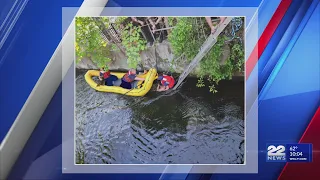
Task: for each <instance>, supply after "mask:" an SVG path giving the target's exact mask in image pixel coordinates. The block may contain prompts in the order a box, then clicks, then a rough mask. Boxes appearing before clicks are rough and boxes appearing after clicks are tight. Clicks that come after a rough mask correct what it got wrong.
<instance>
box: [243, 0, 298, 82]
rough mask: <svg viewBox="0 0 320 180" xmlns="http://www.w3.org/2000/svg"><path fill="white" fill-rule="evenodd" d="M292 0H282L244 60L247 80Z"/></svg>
mask: <svg viewBox="0 0 320 180" xmlns="http://www.w3.org/2000/svg"><path fill="white" fill-rule="evenodd" d="M291 2H292V0H282V1H281V3H280V4H279V6H278V8H277V10H276V11H275V13H274V14H273V16H272V18H271V20H270V21H269V23H268V25H267V27H266V28H265V30H264V31H263V33H262V35H261V37H260V39H259V40H258V43H257V44H256V46H255V47H254V49H253V51H252V52H251V54H250V56H249V58H248V60H247V62H246V79H247V80H248V78H249V76H250V74H251V72H252V70H253V68H254V67H255V65H256V64H257V62H258V59H259V58H260V56H261V54H262V52H263V51H264V49H265V48H266V47H267V44H268V43H269V41H270V39H271V37H272V35H273V33H274V32H275V31H276V29H277V27H278V25H279V24H280V22H281V20H282V18H283V16H284V14H285V13H286V12H287V10H288V8H289V6H290V4H291Z"/></svg>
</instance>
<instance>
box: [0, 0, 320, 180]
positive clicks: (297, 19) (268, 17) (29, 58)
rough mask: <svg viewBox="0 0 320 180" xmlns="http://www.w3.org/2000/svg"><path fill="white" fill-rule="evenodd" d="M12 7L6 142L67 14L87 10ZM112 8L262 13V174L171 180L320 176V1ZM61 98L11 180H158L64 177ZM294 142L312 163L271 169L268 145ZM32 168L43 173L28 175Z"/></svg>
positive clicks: (35, 0)
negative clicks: (308, 150)
mask: <svg viewBox="0 0 320 180" xmlns="http://www.w3.org/2000/svg"><path fill="white" fill-rule="evenodd" d="M15 2H16V4H14V3H15ZM15 2H13V1H12V2H11V1H8V0H5V1H2V2H1V15H0V22H1V28H0V37H1V43H0V54H1V56H0V57H1V58H0V76H1V77H3V78H2V79H1V88H0V91H1V92H0V95H1V98H0V114H1V126H0V128H1V140H3V139H4V137H5V135H6V134H7V132H8V131H9V129H10V127H11V126H12V124H13V122H14V120H15V118H16V117H17V115H18V113H19V112H20V110H21V108H22V107H23V105H24V103H25V102H26V100H27V98H28V96H29V94H30V92H31V91H32V89H33V88H34V86H35V84H36V82H37V81H38V79H39V77H40V75H41V73H42V71H43V70H44V68H45V66H46V65H47V63H48V61H49V59H50V58H51V56H52V55H53V53H54V51H55V49H56V47H57V45H58V44H59V42H60V40H61V37H62V35H61V29H62V7H73V6H74V7H79V6H80V5H81V3H82V1H78V0H70V1H62V0H58V1H41V0H29V1H15ZM107 6H109V7H110V6H117V7H126V6H136V7H148V6H160V7H170V6H175V7H180V6H184V7H193V6H197V7H199V6H200V7H230V6H231V7H259V11H258V22H259V41H258V44H259V48H258V49H256V51H258V57H255V56H249V58H248V60H247V61H246V62H247V64H246V65H247V70H246V72H247V81H246V84H247V85H246V87H247V89H250V86H252V82H253V81H255V80H258V83H259V100H258V103H259V124H258V126H259V142H258V145H259V151H258V152H247V153H258V156H259V173H258V174H214V175H195V174H193V175H191V174H189V175H187V174H183V175H175V176H174V175H172V176H174V177H177V176H179V177H188V178H191V179H200V178H203V179H215V178H225V179H249V178H252V179H258V178H265V179H275V178H277V177H281V178H285V177H288V176H289V175H291V176H294V177H301V176H303V177H304V178H306V177H311V176H312V177H319V174H318V173H317V172H316V167H317V166H318V167H319V161H320V160H319V153H316V151H319V149H320V147H319V146H320V144H319V141H318V140H317V137H319V136H320V135H319V131H317V130H318V129H319V126H320V117H319V116H320V110H319V98H320V97H319V89H320V87H319V86H320V85H319V82H320V81H319V80H320V78H319V58H320V57H319V49H320V47H319V22H320V19H319V13H320V5H319V1H318V0H313V1H312V0H296V1H290V0H282V1H280V0H274V1H263V2H261V1H254V0H251V1H249V0H247V1H241V2H240V1H210V2H208V1H167V0H164V1H109V2H108V4H107ZM12 7H14V8H13V9H12ZM11 9H12V10H11ZM10 10H11V11H10ZM48 22H50V23H48ZM254 70H256V71H258V76H252V74H251V72H252V71H254ZM58 73H60V72H58ZM4 77H10V78H4ZM17 84H18V85H17ZM17 86H19V88H17ZM61 97H62V87H61V86H59V88H58V90H57V92H56V93H55V95H54V97H53V98H52V100H51V102H50V104H49V106H48V107H47V109H46V111H45V112H44V114H43V115H42V117H41V119H40V121H39V123H38V125H37V127H36V129H35V130H34V132H33V134H32V136H31V137H30V139H29V141H28V143H27V144H26V146H25V148H24V150H23V152H22V153H21V155H20V157H19V159H18V160H17V162H16V164H15V166H14V167H13V169H12V171H11V173H10V176H9V177H10V178H11V179H20V178H21V177H29V178H30V177H42V178H46V179H53V178H57V179H67V178H68V179H70V178H75V179H88V178H90V179H93V178H116V177H117V178H123V179H128V178H132V177H134V178H135V179H143V178H147V179H158V178H159V177H160V176H161V174H148V175H140V174H134V175H131V176H130V175H128V174H127V175H119V174H118V175H117V174H62V173H61V172H62V167H61V161H62V160H61V157H62V150H61V139H62V137H61V134H62V128H61V126H62V122H61V119H62V110H61V104H62V99H61ZM296 142H301V143H312V144H313V151H314V154H313V162H312V163H304V164H299V163H288V164H285V163H274V162H273V163H269V162H266V153H267V149H266V144H289V143H296ZM32 169H37V170H38V171H31V170H32ZM29 172H36V173H29Z"/></svg>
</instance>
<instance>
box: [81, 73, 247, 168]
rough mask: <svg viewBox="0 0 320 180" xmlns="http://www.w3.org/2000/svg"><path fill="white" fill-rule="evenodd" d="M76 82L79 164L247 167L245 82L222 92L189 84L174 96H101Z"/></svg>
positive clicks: (226, 85)
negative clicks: (213, 91) (244, 163)
mask: <svg viewBox="0 0 320 180" xmlns="http://www.w3.org/2000/svg"><path fill="white" fill-rule="evenodd" d="M83 75H84V74H83V73H78V74H77V79H76V162H77V163H85V164H104V163H108V164H119V163H127V164H132V163H133V164H140V163H152V164H158V163H161V164H162V163H165V164H167V163H173V164H177V163H179V164H184V163H186V164H224V163H230V164H239V163H243V162H244V85H243V81H242V82H240V81H225V82H220V83H219V86H218V90H219V92H218V93H216V94H214V95H212V94H211V93H209V92H208V89H207V88H202V89H199V88H197V87H196V86H195V84H196V79H192V78H191V79H188V80H187V82H186V83H184V84H183V86H182V88H180V89H179V91H176V92H172V93H170V94H168V95H161V94H160V93H156V92H149V93H148V94H147V95H146V96H145V97H129V96H123V95H118V94H111V93H101V92H96V91H95V90H93V89H92V88H90V87H89V85H88V84H87V83H86V82H85V80H84V77H83Z"/></svg>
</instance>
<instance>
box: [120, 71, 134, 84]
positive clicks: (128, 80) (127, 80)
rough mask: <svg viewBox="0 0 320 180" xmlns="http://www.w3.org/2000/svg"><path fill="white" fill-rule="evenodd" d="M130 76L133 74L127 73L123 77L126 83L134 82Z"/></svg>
mask: <svg viewBox="0 0 320 180" xmlns="http://www.w3.org/2000/svg"><path fill="white" fill-rule="evenodd" d="M130 75H132V73H131V72H130V71H129V72H127V73H126V74H125V75H124V76H123V78H122V79H123V80H124V81H126V82H129V83H131V82H133V81H134V79H130V78H129V76H130Z"/></svg>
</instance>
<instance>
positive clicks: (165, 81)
mask: <svg viewBox="0 0 320 180" xmlns="http://www.w3.org/2000/svg"><path fill="white" fill-rule="evenodd" d="M158 80H159V81H160V82H159V84H158V87H157V91H158V92H161V91H167V90H168V89H171V88H173V86H174V83H175V82H174V78H173V77H172V76H168V75H165V74H163V75H162V76H159V77H158Z"/></svg>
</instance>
